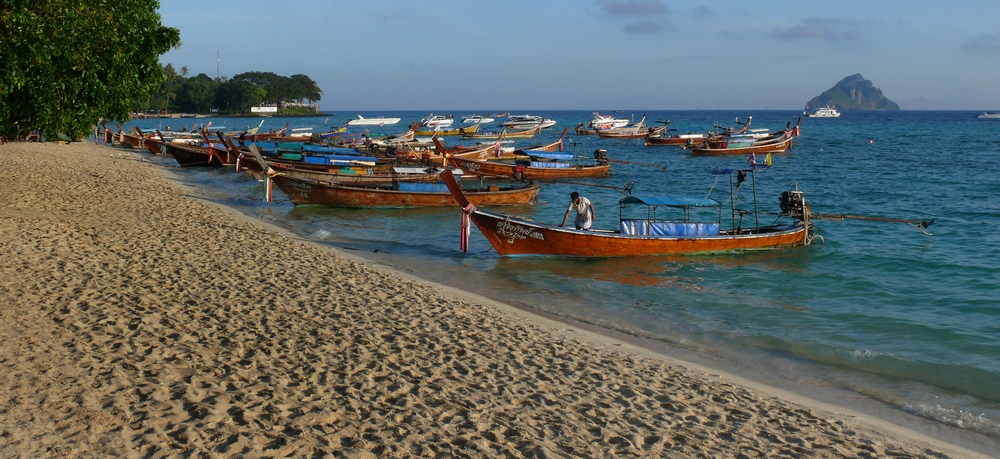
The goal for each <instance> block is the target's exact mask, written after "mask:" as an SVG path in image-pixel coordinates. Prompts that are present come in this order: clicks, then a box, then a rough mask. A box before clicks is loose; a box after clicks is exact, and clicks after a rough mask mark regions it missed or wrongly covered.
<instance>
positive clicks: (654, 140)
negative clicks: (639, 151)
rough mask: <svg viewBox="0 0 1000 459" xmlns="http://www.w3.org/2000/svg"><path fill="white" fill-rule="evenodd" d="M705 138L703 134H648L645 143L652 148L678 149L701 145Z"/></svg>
mask: <svg viewBox="0 0 1000 459" xmlns="http://www.w3.org/2000/svg"><path fill="white" fill-rule="evenodd" d="M706 137H707V135H706V134H703V133H702V134H695V133H690V132H689V133H687V134H670V135H665V133H663V132H661V133H659V134H650V135H648V136H646V140H645V142H646V146H647V147H652V146H657V145H674V146H678V147H683V146H685V145H687V146H693V145H696V144H697V145H702V144H704V143H705V138H706Z"/></svg>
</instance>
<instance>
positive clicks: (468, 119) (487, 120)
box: [462, 115, 495, 124]
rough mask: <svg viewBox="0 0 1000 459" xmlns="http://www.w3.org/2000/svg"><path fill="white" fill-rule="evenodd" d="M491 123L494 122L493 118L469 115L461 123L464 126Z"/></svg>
mask: <svg viewBox="0 0 1000 459" xmlns="http://www.w3.org/2000/svg"><path fill="white" fill-rule="evenodd" d="M493 121H495V120H494V119H493V118H489V117H486V116H483V115H469V116H466V117H465V118H464V119H462V122H463V123H465V124H479V123H492V122H493Z"/></svg>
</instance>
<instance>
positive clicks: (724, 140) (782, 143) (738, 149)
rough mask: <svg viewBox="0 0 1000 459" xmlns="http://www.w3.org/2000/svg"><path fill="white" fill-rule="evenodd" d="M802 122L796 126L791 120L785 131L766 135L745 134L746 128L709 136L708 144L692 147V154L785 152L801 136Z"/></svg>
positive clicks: (716, 154)
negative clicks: (732, 132) (731, 132)
mask: <svg viewBox="0 0 1000 459" xmlns="http://www.w3.org/2000/svg"><path fill="white" fill-rule="evenodd" d="M800 124H802V118H799V121H798V122H797V123H795V127H794V128H793V127H792V123H791V122H789V123H788V125H786V126H785V130H784V131H777V132H772V133H769V134H766V135H765V136H764V137H756V136H755V135H751V134H745V132H746V129H744V133H741V134H730V135H728V136H721V137H720V138H719V139H718V140H717V139H715V138H712V137H709V138H707V139H706V140H705V142H706V144H704V145H699V146H697V147H694V148H692V149H691V156H722V155H750V154H757V153H783V152H785V151H786V150H788V149H789V148H791V147H792V143H793V139H794V138H795V137H798V136H799V125H800ZM749 125H750V122H749V121H747V124H746V126H749Z"/></svg>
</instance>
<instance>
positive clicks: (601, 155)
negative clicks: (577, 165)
mask: <svg viewBox="0 0 1000 459" xmlns="http://www.w3.org/2000/svg"><path fill="white" fill-rule="evenodd" d="M594 159H595V160H597V164H600V165H602V166H603V165H605V164H607V163H608V150H605V149H603V148H600V149H597V150H594Z"/></svg>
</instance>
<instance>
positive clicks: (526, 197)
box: [271, 175, 541, 207]
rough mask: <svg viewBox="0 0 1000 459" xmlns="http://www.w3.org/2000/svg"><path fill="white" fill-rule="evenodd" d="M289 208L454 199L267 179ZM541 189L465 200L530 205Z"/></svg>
mask: <svg viewBox="0 0 1000 459" xmlns="http://www.w3.org/2000/svg"><path fill="white" fill-rule="evenodd" d="M271 180H273V181H274V184H275V185H277V186H278V188H279V189H281V191H282V192H284V193H285V195H287V196H288V199H289V200H290V201H292V203H293V204H296V205H302V204H320V205H328V206H345V207H448V206H454V205H455V198H454V197H453V196H452V194H451V193H450V192H448V191H444V192H413V191H397V190H391V189H386V188H376V187H364V186H349V185H338V184H330V183H323V182H319V181H316V180H309V179H302V178H297V177H293V176H288V175H275V176H273V177H272V178H271ZM540 190H541V186H539V185H537V184H534V183H530V184H526V185H525V186H523V187H520V188H516V189H510V190H495V191H494V190H483V191H468V192H466V198H467V199H469V201H470V202H473V203H475V204H476V205H479V206H505V205H524V204H530V203H532V202H534V201H535V199H536V198H537V197H538V192H539V191H540Z"/></svg>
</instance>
